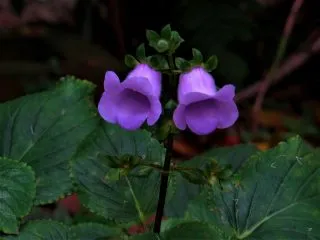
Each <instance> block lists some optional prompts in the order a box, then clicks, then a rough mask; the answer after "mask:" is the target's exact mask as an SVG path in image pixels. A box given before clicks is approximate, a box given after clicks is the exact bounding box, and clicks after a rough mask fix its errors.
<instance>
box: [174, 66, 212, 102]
mask: <svg viewBox="0 0 320 240" xmlns="http://www.w3.org/2000/svg"><path fill="white" fill-rule="evenodd" d="M190 93H201V94H203V95H207V96H213V95H214V94H215V93H216V86H215V83H214V79H213V77H212V76H211V75H210V74H209V73H208V72H206V71H205V70H204V69H203V68H202V67H196V68H193V69H192V70H191V71H190V72H187V73H184V74H181V75H180V79H179V86H178V100H179V103H182V104H187V102H190V101H189V97H188V94H190Z"/></svg>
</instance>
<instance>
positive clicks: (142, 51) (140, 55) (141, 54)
mask: <svg viewBox="0 0 320 240" xmlns="http://www.w3.org/2000/svg"><path fill="white" fill-rule="evenodd" d="M136 55H137V58H138V60H139V61H140V62H141V61H144V60H145V58H146V49H145V46H144V43H141V44H140V45H139V46H138V48H137V52H136Z"/></svg>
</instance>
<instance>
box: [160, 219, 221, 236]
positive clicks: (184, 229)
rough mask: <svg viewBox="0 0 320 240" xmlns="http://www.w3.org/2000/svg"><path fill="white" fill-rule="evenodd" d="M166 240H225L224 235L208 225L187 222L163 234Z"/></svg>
mask: <svg viewBox="0 0 320 240" xmlns="http://www.w3.org/2000/svg"><path fill="white" fill-rule="evenodd" d="M161 237H162V239H164V240H195V239H199V240H200V239H201V240H212V239H218V240H224V239H226V238H225V236H224V233H223V232H222V231H221V230H220V229H218V228H214V227H212V226H210V225H209V224H206V223H200V222H185V223H181V224H178V225H176V226H174V227H173V228H171V229H169V230H167V231H165V232H163V233H162V234H161Z"/></svg>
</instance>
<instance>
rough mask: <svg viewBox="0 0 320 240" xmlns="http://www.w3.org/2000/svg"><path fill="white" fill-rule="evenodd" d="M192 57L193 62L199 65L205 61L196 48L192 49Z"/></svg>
mask: <svg viewBox="0 0 320 240" xmlns="http://www.w3.org/2000/svg"><path fill="white" fill-rule="evenodd" d="M192 56H193V60H194V61H195V62H196V63H197V64H200V63H202V61H203V56H202V53H201V52H200V51H199V50H198V49H196V48H192Z"/></svg>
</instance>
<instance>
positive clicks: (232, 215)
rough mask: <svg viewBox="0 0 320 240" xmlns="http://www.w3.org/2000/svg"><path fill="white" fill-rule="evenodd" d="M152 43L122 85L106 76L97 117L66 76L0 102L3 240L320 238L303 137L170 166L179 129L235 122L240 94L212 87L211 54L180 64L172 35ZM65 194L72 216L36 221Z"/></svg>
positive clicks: (150, 35)
mask: <svg viewBox="0 0 320 240" xmlns="http://www.w3.org/2000/svg"><path fill="white" fill-rule="evenodd" d="M147 39H148V45H149V46H150V47H151V48H153V49H154V50H155V51H156V53H155V54H153V55H150V56H147V55H146V49H145V46H144V44H142V45H140V46H139V47H138V49H137V54H136V55H137V56H136V57H134V56H131V55H128V56H126V58H125V63H126V64H127V65H128V66H129V67H130V68H131V69H130V71H129V74H128V75H127V77H126V78H125V79H124V80H123V81H120V79H119V78H118V76H117V75H116V73H114V72H111V71H107V72H106V75H105V79H104V93H103V94H102V96H101V99H100V101H99V104H98V108H97V107H96V106H95V104H94V102H93V90H94V85H93V84H92V83H90V82H87V81H85V80H79V79H76V78H74V77H70V76H68V77H65V78H63V79H62V80H61V82H60V83H59V84H58V85H57V87H56V88H54V89H51V90H48V91H45V92H40V93H36V94H32V95H28V96H24V97H21V98H19V99H15V100H13V101H9V102H6V103H2V104H0V139H1V142H0V154H1V156H0V210H1V211H0V239H1V240H8V239H9V240H13V239H19V240H60V239H61V240H98V239H110V240H116V239H119V240H120V239H122V240H153V239H161V240H184V239H199V240H202V239H203V240H212V239H217V240H235V239H248V240H256V239H263V240H269V239H270V240H273V239H285V240H302V239H320V229H319V224H320V208H319V200H320V188H319V186H320V184H319V181H320V171H319V168H320V162H319V161H318V160H319V157H320V152H319V150H318V149H314V148H313V147H311V146H310V145H309V144H307V143H305V142H304V141H303V140H302V139H301V138H299V137H294V138H291V139H289V140H287V141H286V142H282V143H280V144H279V145H278V146H276V147H274V148H273V149H269V150H267V151H259V150H257V149H256V148H255V146H254V145H250V144H240V145H236V146H232V147H222V148H221V147H220V148H213V149H211V150H209V151H208V152H205V153H203V154H201V155H200V156H197V157H194V158H192V159H190V160H187V161H183V162H181V161H175V160H174V159H172V147H173V143H174V136H176V135H177V134H179V133H180V132H181V131H184V130H186V131H192V132H193V133H194V134H198V135H203V134H209V133H213V134H214V131H215V129H224V128H228V127H230V126H232V125H233V124H234V123H235V122H236V120H237V119H238V115H239V113H238V109H237V106H236V104H235V102H234V96H235V89H236V87H235V86H234V85H232V84H229V85H225V86H221V88H218V87H217V86H216V83H215V81H214V79H213V76H212V75H211V72H212V71H213V70H214V69H215V68H216V66H217V58H216V57H215V56H211V57H209V58H208V59H207V60H206V61H204V60H203V56H202V54H201V52H200V51H199V50H197V49H192V56H193V57H192V59H191V60H185V59H183V58H180V57H177V56H176V49H177V48H178V47H179V46H180V44H181V43H182V42H183V39H182V38H181V37H180V35H179V33H178V32H177V31H173V30H171V27H170V25H167V26H165V27H164V28H163V29H162V30H161V32H160V33H157V32H155V31H151V30H148V31H147ZM231 70H232V69H231ZM145 123H146V124H145ZM69 194H72V196H73V198H74V196H75V194H76V196H78V199H79V200H80V203H81V204H82V206H83V209H82V210H81V212H79V213H78V216H77V217H73V218H72V217H70V216H65V215H64V216H63V217H61V212H60V211H61V210H59V212H55V213H54V214H53V215H51V218H52V219H51V220H48V219H45V217H44V216H43V214H42V215H41V214H40V216H39V211H40V213H41V209H42V208H41V207H42V206H43V205H46V204H49V203H53V202H56V201H58V200H59V199H61V198H64V197H65V196H67V195H69ZM58 209H59V208H58ZM57 211H58V210H57ZM59 216H60V217H59Z"/></svg>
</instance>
